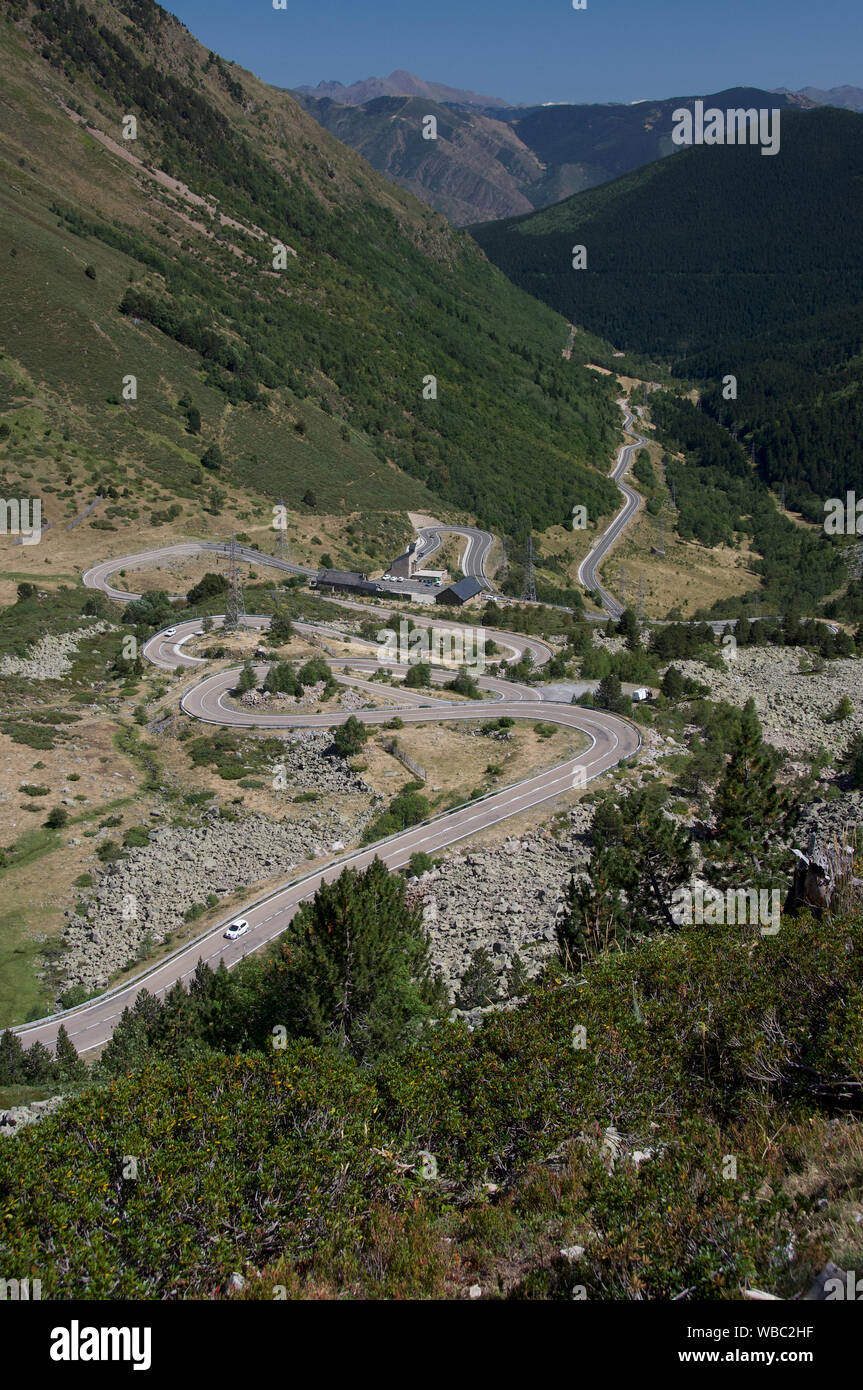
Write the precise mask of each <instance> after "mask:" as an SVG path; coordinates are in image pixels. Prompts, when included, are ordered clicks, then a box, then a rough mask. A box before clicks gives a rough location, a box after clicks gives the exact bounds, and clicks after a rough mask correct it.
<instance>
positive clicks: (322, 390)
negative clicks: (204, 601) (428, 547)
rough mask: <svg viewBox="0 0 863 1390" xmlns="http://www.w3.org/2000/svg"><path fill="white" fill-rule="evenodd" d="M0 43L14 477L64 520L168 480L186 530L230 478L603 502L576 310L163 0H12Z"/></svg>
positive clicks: (153, 492) (461, 499)
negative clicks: (524, 287)
mask: <svg viewBox="0 0 863 1390" xmlns="http://www.w3.org/2000/svg"><path fill="white" fill-rule="evenodd" d="M0 60H2V62H3V71H4V101H3V103H2V104H0V146H2V150H3V155H2V178H3V182H4V185H5V189H6V197H5V198H4V202H3V207H2V210H0V303H2V305H3V313H2V319H3V322H4V325H5V328H4V333H3V341H2V344H0V350H2V354H3V355H2V357H0V412H2V413H3V424H4V426H5V427H6V428H5V429H4V430H3V431H2V432H0V474H2V479H3V486H5V487H6V488H7V489H14V488H15V487H16V486H19V487H26V484H25V483H22V481H21V479H22V476H32V474H33V473H34V471H35V472H37V473H39V474H40V476H41V477H43V479H44V481H45V483H46V485H47V487H48V488H50V489H53V490H54V492H55V494H56V495H54V496H48V497H46V498H45V506H46V510H47V513H48V519H49V520H56V519H58V517H61V516H62V515H63V509H64V507H65V508H66V510H67V512H68V509H69V508H74V507H75V506H76V505H77V502H78V499H79V497H80V495H81V493H82V491H84V492H85V493H86V497H87V500H90V498H91V497H92V495H93V491H94V490H95V489H96V488H97V486H98V488H99V490H100V491H102V492H103V493H104V491H105V490H107V489H108V488H113V489H114V492H115V493H120V492H122V498H123V500H122V501H120V500H118V501H117V503H116V506H111V507H110V508H109V509H108V511H109V513H110V515H108V516H107V518H106V519H105V520H104V521H103V522H102V524H103V525H105V526H106V527H107V529H111V530H122V529H125V528H135V529H136V531H137V528H139V527H140V526H141V525H142V524H143V520H144V516H145V515H147V514H148V513H149V508H150V505H152V502H151V499H153V500H158V502H159V503H166V502H167V503H169V504H170V506H168V507H165V506H163V505H157V506H156V507H155V511H154V512H153V513H151V515H156V516H158V517H161V518H162V522H163V523H164V519H165V517H166V516H167V514H168V512H171V513H172V516H171V517H169V519H168V520H169V523H171V524H173V521H174V520H175V521H176V529H177V530H179V531H182V530H184V529H185V530H186V531H187V532H188V531H190V530H191V531H192V532H193V533H195V534H197V533H198V532H199V531H200V525H201V518H200V512H201V510H202V500H201V499H202V497H203V498H204V500H205V501H206V500H207V499H209V503H210V505H209V507H206V508H204V509H205V510H211V509H212V508H215V511H216V513H217V512H218V506H219V503H218V494H219V491H220V490H224V488H226V487H231V488H234V489H242V490H245V493H246V495H247V496H250V497H253V498H254V499H255V500H254V505H253V506H252V508H251V515H252V516H259V517H261V516H263V517H265V516H266V511H265V510H264V503H262V500H261V499H267V501H269V500H270V499H275V500H278V498H279V497H280V496H282V495H284V497H285V499H286V502H287V504H288V506H289V508H298V509H299V510H300V511H301V512H302V511H303V509H304V505H305V507H306V508H307V507H308V505H310V504H309V503H308V502H307V503H305V504H303V499H304V498H308V497H311V498H312V499H313V502H314V503H315V504H316V505H317V506H318V507H319V508H320V509H321V510H329V511H330V512H333V513H336V512H342V513H346V512H352V511H356V510H362V511H364V512H365V511H392V510H402V511H403V510H404V509H406V508H408V507H414V508H416V509H418V510H430V509H433V508H436V507H441V506H448V507H455V508H458V509H460V510H461V511H462V512H464V513H465V514H467V515H473V516H475V517H476V518H477V519H478V520H480V521H482V522H483V523H484V524H486V525H488V526H490V527H493V528H494V529H501V530H503V531H506V532H510V531H515V530H518V531H521V529H522V528H523V527H524V526H525V525H528V524H531V523H533V524H534V525H535V526H537V527H540V526H545V525H548V524H549V523H550V521H552V520H555V521H558V520H560V519H561V518H562V517H564V516H567V515H569V514H570V511H571V506H572V500H571V499H572V496H573V493H575V495H578V496H579V497H581V494H582V492H584V493H585V494H586V497H587V498H589V500H590V505H591V508H592V514H593V512H594V511H596V512H600V513H602V512H608V511H610V510H611V509H612V508H613V506H614V503H615V492H614V489H613V487H612V485H611V484H610V483H609V482H608V480H607V479H606V477H605V476H604V472H605V468H606V465H607V460H608V457H609V454H610V450H611V446H612V442H613V438H614V426H615V425H616V422H617V418H618V412H617V409H616V407H615V405H614V402H613V398H612V392H611V390H610V388H608V387H607V386H605V385H603V384H601V383H599V382H598V381H597V379H596V377H595V374H594V373H591V372H589V371H586V370H585V369H584V367H583V366H582V365H579V363H578V362H577V361H573V362H571V363H570V362H565V361H564V360H563V359H562V355H561V353H562V348H563V346H564V345H565V343H566V340H567V337H568V332H569V330H568V326H567V325H566V324H565V323H564V322H563V320H561V319H560V318H559V317H558V316H557V315H555V314H554V313H552V312H551V311H549V310H547V309H545V307H544V306H541V305H539V304H537V303H536V302H535V301H534V300H532V299H530V298H529V297H528V296H526V295H525V294H523V293H522V292H521V291H518V290H516V289H514V288H513V287H512V286H511V285H510V284H509V282H508V281H507V280H506V279H505V278H504V277H503V276H502V275H501V274H500V273H499V272H498V271H496V270H495V269H493V268H492V267H491V266H490V265H489V264H488V262H487V261H486V259H485V257H484V256H483V255H482V254H481V253H480V252H479V251H478V249H477V247H476V245H475V243H474V242H473V241H472V240H471V239H470V238H469V237H468V236H467V235H466V234H463V233H459V232H456V231H454V230H453V229H452V228H451V227H449V226H448V225H447V224H446V222H445V221H444V220H443V219H442V218H441V217H439V216H438V215H437V214H435V213H433V212H432V211H431V210H430V209H429V208H428V207H426V206H424V205H423V204H421V203H419V202H417V201H416V200H415V199H414V198H412V197H411V196H410V194H408V193H406V192H404V191H402V190H401V189H399V188H396V187H395V186H393V185H392V184H391V183H389V182H388V181H387V180H385V179H384V178H383V177H381V176H380V175H379V174H377V173H375V172H374V171H373V170H372V169H371V168H370V167H369V166H368V165H367V164H366V163H365V162H364V161H363V160H362V159H361V158H360V157H359V156H358V155H357V154H356V153H355V152H354V151H352V150H349V149H347V148H346V147H345V146H343V145H341V144H339V142H338V141H336V140H335V139H334V138H333V137H332V136H331V135H329V134H328V133H327V132H325V131H324V130H322V129H321V127H320V126H319V125H318V124H317V123H316V122H315V121H313V120H312V119H311V118H310V117H309V116H308V115H307V114H306V113H305V112H304V111H303V110H302V109H301V107H300V106H299V105H298V104H297V102H296V101H295V100H294V99H293V98H292V97H291V96H290V95H289V94H288V93H285V92H281V91H278V90H276V89H274V88H272V87H268V86H267V85H266V84H264V83H262V82H260V81H258V79H257V78H255V77H254V76H253V75H252V74H251V73H248V72H246V71H244V70H243V69H241V68H239V67H237V66H235V65H233V64H230V63H226V62H224V61H223V60H222V59H221V58H219V57H218V56H217V55H216V54H214V53H208V51H207V50H206V49H205V48H203V47H201V45H200V44H198V43H197V41H196V40H195V39H194V38H193V37H192V35H191V34H190V33H189V32H188V30H186V29H185V28H184V27H183V25H181V24H180V23H179V22H178V21H177V20H176V19H174V18H173V17H172V16H171V15H169V14H167V13H166V12H165V11H164V10H163V9H162V8H161V7H160V6H158V5H156V4H154V3H152V0H119V3H116V4H108V3H105V2H104V0H93V2H92V3H85V4H78V3H74V0H40V3H39V5H38V6H37V5H35V4H30V3H27V0H10V2H9V3H7V5H6V6H5V8H4V11H3V16H2V20H0ZM130 116H131V117H134V119H135V121H136V123H137V129H136V130H135V131H134V135H135V138H128V139H126V138H124V122H125V125H126V126H128V121H127V120H126V118H128V117H130ZM129 131H130V133H131V127H129ZM46 324H50V332H46ZM131 378H134V391H135V394H134V395H130V394H129V393H130V392H131V391H132V389H133V388H132V385H131ZM432 378H436V381H437V395H436V398H435V397H434V389H433V383H432ZM501 383H506V389H505V390H502V389H501ZM61 440H62V442H61ZM43 458H44V463H43V462H40V463H39V464H38V466H37V467H36V468H35V469H34V463H35V462H36V460H37V459H43ZM202 462H203V464H204V467H203V470H202V466H201V465H202ZM594 465H596V466H594ZM204 480H206V484H207V487H208V488H209V491H207V490H206V489H204V488H203V484H204ZM214 493H215V501H214V500H213V499H214ZM4 495H6V496H10V495H13V493H12V492H10V491H9V490H7V491H6V492H5V494H4Z"/></svg>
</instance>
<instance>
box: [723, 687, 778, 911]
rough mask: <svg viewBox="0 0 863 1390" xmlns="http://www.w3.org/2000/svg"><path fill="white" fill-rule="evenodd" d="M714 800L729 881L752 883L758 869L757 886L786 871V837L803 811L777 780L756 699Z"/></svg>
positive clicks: (748, 704)
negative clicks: (782, 863) (760, 721)
mask: <svg viewBox="0 0 863 1390" xmlns="http://www.w3.org/2000/svg"><path fill="white" fill-rule="evenodd" d="M714 806H715V821H714V829H713V845H712V852H713V858H714V859H715V860H716V861H717V867H718V869H719V871H720V877H722V878H723V879H724V880H725V886H730V885H734V884H738V885H740V886H743V885H744V884H747V885H748V884H749V883H750V881H751V880H752V871H753V869H754V870H755V875H756V876H757V878H758V880H759V882H758V883H757V884H756V886H758V887H766V886H768V881H771V880H772V879H773V878H774V877H775V876H776V875H777V874H778V873H779V872H780V871H781V860H782V857H783V851H782V842H783V841H784V840H785V839H786V838H787V836H788V834H789V833H790V831H791V830H792V829H793V827H794V825H795V824H796V821H797V819H798V815H799V811H798V809H797V807H796V806H795V805H794V804H793V802H792V801H791V799H790V797H789V796H788V794H787V793H785V792H783V791H782V790H781V789H780V788H779V787H778V786H777V785H776V773H775V765H774V757H773V754H772V752H771V750H770V749H769V748H768V747H767V745H766V744H765V743H764V740H763V738H762V735H761V725H760V723H759V721H758V715H757V714H756V712H755V703H754V701H753V700H748V701H747V702H746V705H745V706H744V709H743V712H742V714H741V716H740V725H739V733H738V736H737V739H736V741H735V746H734V749H733V751H732V754H731V757H730V759H729V761H728V765H727V767H726V769H725V774H724V776H723V777H722V780H721V781H720V783H719V786H718V787H717V789H716V795H715V797H714ZM762 880H763V881H762Z"/></svg>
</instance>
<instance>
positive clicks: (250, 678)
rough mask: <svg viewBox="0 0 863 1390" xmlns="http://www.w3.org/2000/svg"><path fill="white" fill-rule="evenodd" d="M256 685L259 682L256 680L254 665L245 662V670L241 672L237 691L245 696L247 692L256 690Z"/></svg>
mask: <svg viewBox="0 0 863 1390" xmlns="http://www.w3.org/2000/svg"><path fill="white" fill-rule="evenodd" d="M256 684H257V681H256V680H255V672H254V668H253V666H252V663H251V661H245V662H244V663H243V669H242V671H241V672H240V679H239V680H238V681H237V691H238V693H239V694H240V695H245V694H246V692H247V691H249V690H254V688H255V686H256Z"/></svg>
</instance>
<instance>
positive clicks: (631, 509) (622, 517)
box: [578, 400, 648, 618]
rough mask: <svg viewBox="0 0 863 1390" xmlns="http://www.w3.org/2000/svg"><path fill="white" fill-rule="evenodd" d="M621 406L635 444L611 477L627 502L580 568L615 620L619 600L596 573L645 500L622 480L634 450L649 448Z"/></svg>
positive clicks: (627, 448)
mask: <svg viewBox="0 0 863 1390" xmlns="http://www.w3.org/2000/svg"><path fill="white" fill-rule="evenodd" d="M618 405H619V406H620V407H621V409H622V410H623V417H624V419H623V429H624V432H625V433H626V434H631V435H632V436H633V438H634V439H635V443H634V444H624V445H623V447H622V448H621V450H620V454H619V455H618V460H617V464H616V466H615V469H614V472H613V473H612V475H611V476H612V478H613V479H614V481H615V482H616V483H617V486H618V488H619V489H620V491H621V492H622V493H623V497H624V502H623V506H622V507H621V509H620V511H619V512H618V513H617V516H616V517H615V518H614V520H613V521H612V523H611V525H610V526H609V527H608V529H607V530H606V531H605V532H604V533H603V535H602V538H601V539H600V540H599V541H597V543H596V545H595V546H594V547H593V549H592V550H591V552H590V554H589V555H586V556H585V557H584V559H583V560H582V562H581V564H580V565H579V567H578V582H579V584H581V585H583V587H584V588H585V589H588V590H593V592H594V593H597V594H599V597H600V601H601V603H602V606H603V608H604V609H605V611H606V613H608V614H610V616H611V617H612V618H619V617H620V616H621V615H622V613H623V604H622V603H619V602H618V600H617V599H616V598H614V596H613V595H612V594H610V593H609V592H608V590H607V589H605V588H603V586H602V584H600V582H599V579H598V578H597V573H596V572H597V569H598V567H599V565H600V564H601V563H602V561H603V560H604V559H605V557H606V555H607V554H608V552H609V551H610V550H611V548H612V546H613V545H614V543H615V541H617V540H618V539H619V538H620V536H621V535H622V534H623V532H624V531H625V530H626V528H627V526H629V524H630V522H631V521H633V519H634V518H635V516H636V515H637V513H638V511H639V510H640V508H641V505H642V503H643V501H644V498H643V497H642V496H641V494H640V493H639V492H636V491H635V488H634V487H631V486H630V485H629V483H625V482H624V481H623V479H624V476H625V475H626V473H627V472H628V471H629V468H630V466H631V464H632V456H633V454H634V453H635V450H636V449H641V448H646V447H647V444H648V440H646V439H645V438H644V436H643V435H641V434H638V432H637V431H636V430H635V429H633V425H634V424H635V416H634V415H633V414H632V411H631V410H630V409H629V406H628V404H627V402H626V401H625V400H620V401H618Z"/></svg>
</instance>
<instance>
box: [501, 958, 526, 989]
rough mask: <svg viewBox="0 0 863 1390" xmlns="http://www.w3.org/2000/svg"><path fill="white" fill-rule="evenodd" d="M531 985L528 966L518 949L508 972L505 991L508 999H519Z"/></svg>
mask: <svg viewBox="0 0 863 1390" xmlns="http://www.w3.org/2000/svg"><path fill="white" fill-rule="evenodd" d="M529 985H530V975H529V974H528V973H527V966H526V965H525V963H524V961H523V960H522V958H521V956H520V955H519V953H518V951H515V952H514V953H513V957H512V960H511V961H510V964H509V969H508V970H507V972H506V982H505V986H504V993H505V994H506V997H507V999H518V998H519V996H520V995H522V994H524V993H525V992H526V990H527V989H528V987H529Z"/></svg>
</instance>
